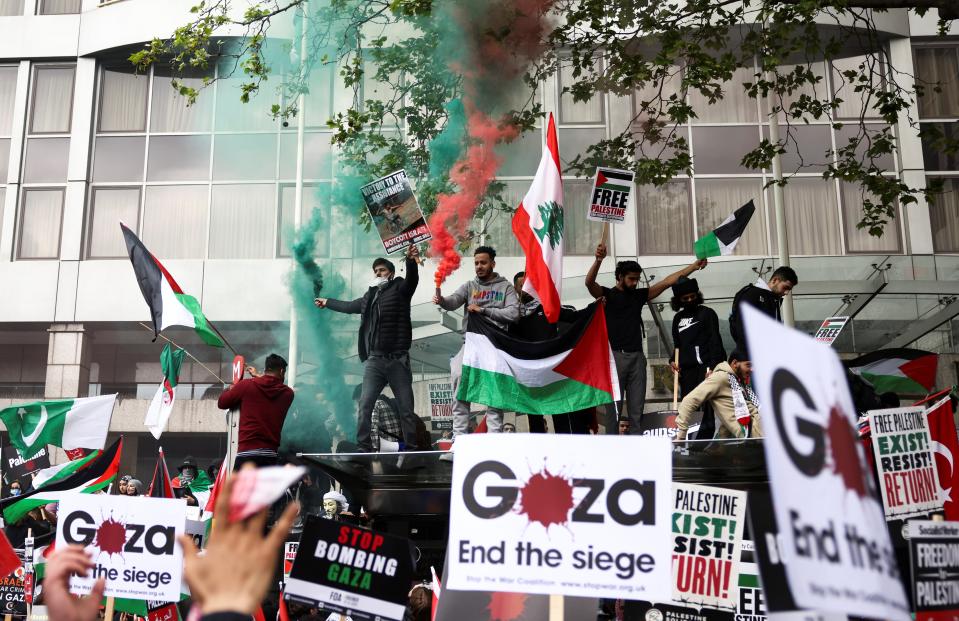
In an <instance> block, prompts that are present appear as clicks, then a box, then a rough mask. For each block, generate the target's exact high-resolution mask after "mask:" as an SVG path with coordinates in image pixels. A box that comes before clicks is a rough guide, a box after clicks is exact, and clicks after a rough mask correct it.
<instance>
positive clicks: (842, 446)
mask: <svg viewBox="0 0 959 621" xmlns="http://www.w3.org/2000/svg"><path fill="white" fill-rule="evenodd" d="M826 435H827V436H828V437H829V452H830V454H831V456H832V467H833V473H834V474H838V475H839V476H840V477H841V478H842V484H843V486H844V487H845V488H846V489H847V490H849V491H851V492H853V493H854V494H856V495H857V496H859V497H860V498H865V497H866V496H867V495H868V494H869V491H868V490H869V482H868V481H867V479H866V474H865V473H864V472H863V468H862V464H860V463H859V453H858V452H857V451H856V431H855V430H854V429H853V428H852V425H851V424H849V418H848V417H847V416H846V415H845V414H844V413H843V412H842V410H840V409H839V406H837V405H834V406H833V407H832V409H831V410H829V423H828V424H827V426H826Z"/></svg>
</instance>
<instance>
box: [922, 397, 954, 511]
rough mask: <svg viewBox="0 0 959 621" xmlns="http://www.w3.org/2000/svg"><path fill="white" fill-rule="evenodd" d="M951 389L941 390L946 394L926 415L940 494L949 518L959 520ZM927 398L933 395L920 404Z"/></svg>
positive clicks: (930, 407)
mask: <svg viewBox="0 0 959 621" xmlns="http://www.w3.org/2000/svg"><path fill="white" fill-rule="evenodd" d="M949 392H950V390H944V391H943V392H942V393H940V395H945V396H944V397H943V398H941V399H939V400H938V401H936V402H935V403H933V404H932V405H931V406H929V408H928V409H927V410H926V418H927V419H928V420H929V435H930V437H931V438H932V452H933V454H934V455H935V456H936V457H935V460H936V473H937V474H938V479H939V496H940V498H942V500H943V502H944V503H945V506H944V507H943V511H944V512H945V514H946V520H948V521H950V522H952V521H954V520H959V437H957V435H956V425H955V423H954V420H953V417H952V401H951V400H950V397H949ZM935 396H939V395H935ZM927 401H931V399H926V400H924V401H921V402H919V403H917V404H916V405H922V404H923V403H925V402H927Z"/></svg>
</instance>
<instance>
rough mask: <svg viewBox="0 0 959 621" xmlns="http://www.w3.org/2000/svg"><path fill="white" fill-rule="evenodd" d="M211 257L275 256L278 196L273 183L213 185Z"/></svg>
mask: <svg viewBox="0 0 959 621" xmlns="http://www.w3.org/2000/svg"><path fill="white" fill-rule="evenodd" d="M211 209H212V211H211V212H210V258H211V259H267V258H271V257H272V256H273V240H274V237H273V228H274V226H275V222H276V196H275V192H274V186H273V184H272V183H271V184H252V185H251V184H243V185H215V186H213V206H212V208H211Z"/></svg>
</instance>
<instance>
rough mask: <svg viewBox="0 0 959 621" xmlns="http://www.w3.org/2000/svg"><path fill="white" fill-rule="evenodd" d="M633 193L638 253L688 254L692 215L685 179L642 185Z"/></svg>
mask: <svg viewBox="0 0 959 621" xmlns="http://www.w3.org/2000/svg"><path fill="white" fill-rule="evenodd" d="M638 190H639V191H638V194H637V196H636V201H635V203H634V204H635V205H636V222H637V227H638V233H639V240H638V242H639V254H641V255H647V254H689V252H690V250H691V249H692V247H693V217H692V209H691V206H690V200H689V181H671V182H669V183H667V184H666V185H664V186H658V187H657V186H650V185H642V186H639V188H638Z"/></svg>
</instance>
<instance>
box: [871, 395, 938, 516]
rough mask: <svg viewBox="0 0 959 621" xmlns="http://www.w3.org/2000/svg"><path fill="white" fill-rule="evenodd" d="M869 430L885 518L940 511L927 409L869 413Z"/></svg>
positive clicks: (896, 409)
mask: <svg viewBox="0 0 959 621" xmlns="http://www.w3.org/2000/svg"><path fill="white" fill-rule="evenodd" d="M869 429H870V433H871V434H872V448H873V452H874V453H875V456H876V467H877V468H878V469H879V487H880V489H881V492H882V494H881V495H882V506H883V508H884V509H885V511H886V519H887V520H901V519H904V518H910V517H916V516H919V515H928V514H929V513H931V512H933V511H936V510H939V511H941V510H942V504H943V498H942V496H940V495H939V475H938V474H937V472H936V458H935V457H934V456H933V453H932V438H930V436H929V419H928V418H926V410H925V408H922V407H906V408H889V409H886V410H870V411H869Z"/></svg>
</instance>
